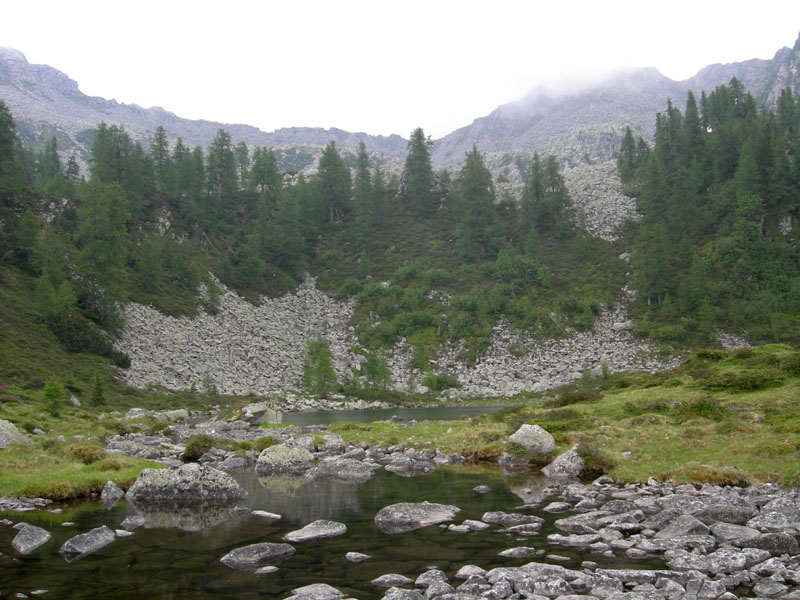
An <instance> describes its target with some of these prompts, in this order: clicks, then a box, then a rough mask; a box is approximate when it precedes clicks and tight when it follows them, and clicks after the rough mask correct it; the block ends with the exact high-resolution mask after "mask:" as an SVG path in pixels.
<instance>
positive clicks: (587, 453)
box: [576, 442, 616, 480]
mask: <svg viewBox="0 0 800 600" xmlns="http://www.w3.org/2000/svg"><path fill="white" fill-rule="evenodd" d="M576 450H577V452H578V454H579V455H580V457H581V458H582V459H583V473H582V477H583V478H584V479H587V480H591V479H596V478H597V477H600V476H601V475H605V474H606V473H608V472H609V471H610V470H611V469H613V468H614V467H615V466H616V462H615V461H614V460H613V459H612V458H611V457H610V456H609V455H608V454H606V453H605V452H603V451H602V450H600V449H599V448H598V447H597V446H594V445H593V444H590V443H588V442H581V443H580V444H578V447H577V448H576Z"/></svg>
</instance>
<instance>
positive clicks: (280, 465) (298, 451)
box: [256, 444, 314, 475]
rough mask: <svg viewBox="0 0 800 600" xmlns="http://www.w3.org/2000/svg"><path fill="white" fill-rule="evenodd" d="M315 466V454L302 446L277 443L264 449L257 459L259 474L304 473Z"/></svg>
mask: <svg viewBox="0 0 800 600" xmlns="http://www.w3.org/2000/svg"><path fill="white" fill-rule="evenodd" d="M313 466H314V456H313V455H312V454H311V452H309V451H308V450H306V449H305V448H301V447H300V446H287V445H286V444H276V445H275V446H270V447H269V448H266V449H264V450H263V451H262V452H261V454H259V455H258V460H257V461H256V473H258V474H259V475H302V474H303V473H305V472H306V471H308V470H309V469H311V468H312V467H313Z"/></svg>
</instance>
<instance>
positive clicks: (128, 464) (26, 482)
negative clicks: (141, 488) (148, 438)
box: [0, 444, 159, 500]
mask: <svg viewBox="0 0 800 600" xmlns="http://www.w3.org/2000/svg"><path fill="white" fill-rule="evenodd" d="M97 451H98V452H101V451H100V449H99V448H97ZM158 466H159V465H156V464H155V463H152V462H150V461H147V460H142V459H137V458H130V457H127V456H121V455H114V456H106V457H104V458H100V459H99V460H94V461H92V462H90V463H89V464H85V463H84V461H83V460H82V459H81V458H75V457H74V456H72V455H71V452H70V449H69V446H66V447H65V446H63V445H62V444H50V445H41V444H35V445H31V446H20V445H15V446H10V447H9V448H6V449H5V450H3V451H2V452H0V494H2V495H4V496H38V497H44V498H51V499H53V500H69V499H74V498H85V497H88V496H89V495H90V494H92V493H99V492H100V491H102V489H103V486H104V485H105V483H106V481H109V480H111V481H113V482H114V483H116V484H117V485H119V486H120V487H121V488H123V489H125V488H127V487H129V486H130V485H131V484H132V483H133V481H134V480H135V479H136V477H138V475H139V473H140V472H141V470H142V469H143V468H145V467H158Z"/></svg>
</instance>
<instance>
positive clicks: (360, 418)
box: [282, 405, 509, 427]
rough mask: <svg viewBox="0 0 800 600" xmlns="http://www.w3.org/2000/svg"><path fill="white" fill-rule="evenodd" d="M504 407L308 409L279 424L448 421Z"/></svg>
mask: <svg viewBox="0 0 800 600" xmlns="http://www.w3.org/2000/svg"><path fill="white" fill-rule="evenodd" d="M508 406H509V405H505V406H490V405H478V406H476V405H472V406H432V407H427V408H401V407H397V408H370V409H366V410H310V411H297V412H286V413H283V420H282V422H283V423H287V424H288V423H294V424H295V425H298V426H300V427H305V426H307V425H329V424H330V423H337V422H339V421H352V422H355V423H371V422H372V421H385V420H387V419H389V418H390V417H392V416H393V415H397V416H398V417H400V418H401V419H403V421H410V420H412V419H415V420H417V421H424V420H431V421H433V420H443V421H452V420H454V419H463V418H465V417H475V416H477V415H484V414H487V413H493V412H497V411H498V410H501V409H503V408H507V407H508Z"/></svg>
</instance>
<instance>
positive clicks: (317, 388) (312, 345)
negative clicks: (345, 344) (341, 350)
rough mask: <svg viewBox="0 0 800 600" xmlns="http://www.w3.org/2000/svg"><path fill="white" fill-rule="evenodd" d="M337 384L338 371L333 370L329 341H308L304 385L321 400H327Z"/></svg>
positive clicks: (304, 366)
mask: <svg viewBox="0 0 800 600" xmlns="http://www.w3.org/2000/svg"><path fill="white" fill-rule="evenodd" d="M336 384H337V382H336V371H334V368H333V356H332V355H331V347H330V345H329V344H328V340H326V339H323V338H319V339H316V340H308V342H306V357H305V360H304V361H303V385H304V386H305V388H306V390H308V391H309V392H310V393H312V394H315V395H317V396H319V397H320V398H327V397H328V394H329V393H330V392H331V390H332V389H333V387H334V386H335V385H336Z"/></svg>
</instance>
